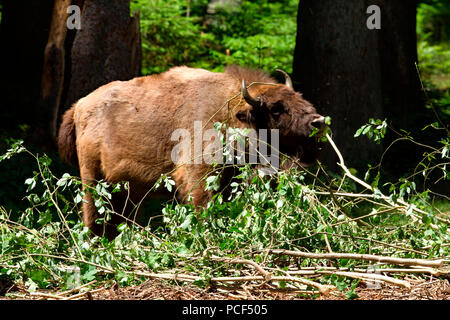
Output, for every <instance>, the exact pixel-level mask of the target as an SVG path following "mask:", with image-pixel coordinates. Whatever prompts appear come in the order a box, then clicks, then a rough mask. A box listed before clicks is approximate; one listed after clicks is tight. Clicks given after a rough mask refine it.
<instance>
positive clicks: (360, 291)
mask: <svg viewBox="0 0 450 320" xmlns="http://www.w3.org/2000/svg"><path fill="white" fill-rule="evenodd" d="M408 281H409V282H410V283H411V284H412V286H411V289H410V290H408V289H406V288H401V287H398V286H394V285H390V284H380V285H379V286H378V287H375V288H373V287H372V288H370V287H367V286H366V285H365V284H359V285H358V287H356V288H355V291H354V292H355V293H356V294H357V295H358V297H357V298H356V300H450V284H449V281H448V279H444V280H443V279H438V278H433V277H431V278H429V279H428V280H424V279H408ZM6 285H7V284H6V283H3V284H2V283H0V290H1V289H2V291H3V294H2V295H0V300H4V299H6V300H56V299H70V300H312V299H315V300H345V299H346V292H345V291H337V290H336V291H331V292H330V293H329V295H327V296H323V295H318V294H316V295H311V294H305V293H303V294H302V293H299V292H298V291H297V292H292V291H289V290H288V289H286V290H283V291H280V290H278V291H276V290H274V289H272V288H270V287H267V286H266V287H258V288H250V287H248V288H244V289H242V287H241V288H238V289H236V290H230V288H227V289H226V290H225V289H221V288H209V289H201V288H198V287H196V286H192V285H183V286H181V285H180V286H177V285H174V284H169V283H168V282H164V281H159V280H148V281H145V282H143V283H142V284H140V285H138V286H133V287H123V288H120V287H119V286H118V285H113V286H110V287H108V288H106V287H105V286H104V285H102V286H97V287H95V285H94V287H93V288H92V289H90V290H88V291H85V292H82V293H78V292H71V293H67V292H66V293H61V292H51V291H43V290H41V291H39V292H33V293H29V292H28V291H27V290H26V289H25V288H20V287H17V286H10V287H9V288H5V286H6ZM1 286H3V288H1ZM5 293H6V295H5Z"/></svg>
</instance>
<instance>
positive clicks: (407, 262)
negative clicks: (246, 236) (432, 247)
mask: <svg viewBox="0 0 450 320" xmlns="http://www.w3.org/2000/svg"><path fill="white" fill-rule="evenodd" d="M267 250H268V251H269V252H270V253H273V254H281V255H283V254H284V255H288V256H293V257H299V258H309V259H329V260H334V259H353V260H366V261H374V262H381V263H389V264H395V265H404V266H423V267H435V268H440V267H442V266H443V265H444V260H442V259H441V260H425V259H406V258H391V257H383V256H376V255H373V254H357V253H310V252H302V251H289V250H281V249H267Z"/></svg>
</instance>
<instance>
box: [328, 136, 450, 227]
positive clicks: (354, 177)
mask: <svg viewBox="0 0 450 320" xmlns="http://www.w3.org/2000/svg"><path fill="white" fill-rule="evenodd" d="M326 137H327V139H328V142H330V144H331V146H332V147H333V149H334V151H335V152H336V154H337V156H338V158H339V162H338V165H339V166H340V167H341V168H342V170H344V172H345V174H346V175H347V176H348V177H349V178H350V179H352V180H353V181H355V182H357V183H358V184H360V185H361V186H363V187H364V188H366V189H368V190H370V191H371V192H374V193H375V190H374V189H373V188H372V186H371V185H370V184H368V183H367V182H365V181H363V180H361V179H359V178H358V177H356V176H354V175H353V174H352V173H351V172H350V170H348V168H347V166H346V165H345V162H344V158H343V157H342V154H341V152H340V151H339V149H338V148H337V146H336V144H335V143H334V141H333V139H331V137H330V135H329V134H328V133H327V134H326ZM377 197H379V198H381V199H383V200H384V201H386V202H387V203H389V204H391V205H395V204H394V203H393V201H392V200H391V199H390V198H389V197H387V196H385V195H384V194H382V193H381V192H380V193H379V194H377ZM397 202H398V203H400V204H401V205H402V206H405V207H406V209H407V208H409V207H410V208H411V209H412V211H415V212H416V213H419V214H421V215H428V213H427V212H425V211H423V210H421V209H419V208H417V207H415V206H410V205H409V204H408V203H407V202H405V201H404V200H401V199H397ZM411 217H412V218H413V219H414V221H419V217H417V216H416V215H414V214H411ZM435 218H436V219H437V220H438V221H441V222H443V223H446V224H449V222H448V221H446V220H445V219H441V218H439V217H435ZM431 226H432V227H433V228H434V229H438V228H439V227H438V226H436V225H433V224H432V225H431Z"/></svg>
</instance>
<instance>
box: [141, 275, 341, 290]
mask: <svg viewBox="0 0 450 320" xmlns="http://www.w3.org/2000/svg"><path fill="white" fill-rule="evenodd" d="M135 274H136V275H139V276H144V277H148V278H153V279H166V280H173V281H177V280H181V281H190V282H194V281H201V280H204V279H203V278H201V277H197V276H191V275H186V274H170V273H160V274H158V273H146V272H136V273H135ZM209 281H210V282H211V283H222V282H250V281H264V282H267V281H266V278H265V277H263V276H243V277H213V278H210V279H209ZM272 281H284V282H297V283H301V284H304V285H307V286H311V287H314V288H317V289H318V290H319V293H320V294H323V295H328V294H329V293H330V291H331V290H335V289H336V287H335V286H331V285H322V284H320V283H317V282H314V281H310V280H307V279H301V278H297V277H290V276H285V277H284V276H272V277H271V278H270V282H272Z"/></svg>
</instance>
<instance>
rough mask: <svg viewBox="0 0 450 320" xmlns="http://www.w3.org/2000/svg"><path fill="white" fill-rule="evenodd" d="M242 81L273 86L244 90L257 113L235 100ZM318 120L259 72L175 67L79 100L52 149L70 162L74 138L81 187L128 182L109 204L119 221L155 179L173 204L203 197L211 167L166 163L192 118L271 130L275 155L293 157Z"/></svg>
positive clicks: (86, 217)
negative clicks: (166, 187)
mask: <svg viewBox="0 0 450 320" xmlns="http://www.w3.org/2000/svg"><path fill="white" fill-rule="evenodd" d="M242 78H244V79H245V80H246V82H247V84H250V83H252V82H264V83H273V84H272V85H260V84H259V85H253V86H251V87H250V88H249V93H250V94H251V95H252V96H255V97H256V96H259V97H261V101H263V102H264V103H263V104H262V105H261V108H258V110H255V108H253V107H251V106H250V105H249V104H247V103H246V102H245V100H244V99H242V96H241V95H239V93H240V90H241V79H242ZM232 97H235V98H234V99H232V100H230V98H232ZM227 101H228V103H227ZM280 106H282V107H283V108H284V109H285V110H284V111H283V113H282V114H280V115H279V116H276V117H275V116H273V114H272V113H271V112H272V111H273V108H279V107H280ZM271 110H272V111H271ZM318 116H319V115H317V113H316V111H315V109H314V108H313V107H312V105H311V104H310V103H308V102H307V101H305V100H304V99H303V98H302V97H301V95H300V94H299V93H296V92H294V91H293V90H292V89H290V88H287V87H286V86H285V85H284V84H275V81H274V80H273V79H271V78H270V77H269V76H268V75H266V74H265V73H263V72H261V71H254V70H250V69H242V68H238V67H230V68H227V70H226V71H225V73H213V72H209V71H206V70H202V69H192V68H188V67H176V68H172V69H170V70H169V71H167V72H165V73H162V74H160V75H153V76H148V77H140V78H135V79H133V80H130V81H115V82H112V83H109V84H107V85H104V86H102V87H100V88H99V89H97V90H95V91H94V92H92V93H91V94H89V95H88V96H86V97H84V98H83V99H81V100H79V101H78V102H77V103H76V104H75V105H74V106H73V107H72V109H70V110H69V111H67V112H66V114H65V115H64V119H63V123H62V126H61V129H60V133H59V148H60V152H61V156H62V157H63V159H65V160H66V161H67V160H68V161H70V160H73V159H74V156H73V154H74V152H75V144H74V138H73V137H74V136H73V134H74V132H75V133H76V154H77V155H78V163H79V168H80V174H81V178H82V182H83V183H84V184H92V183H93V182H95V181H96V180H99V179H105V180H106V181H108V182H110V183H116V182H120V181H129V182H130V199H127V197H125V196H124V195H118V196H116V197H115V199H113V200H114V201H113V202H114V203H113V204H115V208H116V211H118V212H119V213H121V212H123V213H124V215H125V216H126V215H129V214H130V212H129V211H130V210H129V209H127V208H131V206H130V205H128V204H126V203H127V200H131V201H133V202H138V201H139V200H140V199H141V198H142V197H143V196H144V194H145V192H146V191H147V190H148V189H149V188H151V187H152V186H153V185H154V183H155V182H156V181H157V180H158V178H160V176H161V174H166V173H170V175H171V176H172V177H173V179H174V181H175V183H176V188H177V194H176V195H177V197H178V198H179V199H181V200H183V199H186V198H187V196H188V195H191V196H192V197H193V201H194V204H197V205H204V204H205V203H206V202H207V201H208V199H210V196H211V194H210V193H208V192H205V191H204V190H205V189H204V186H205V184H204V180H202V178H204V176H205V174H207V173H208V172H209V171H210V169H211V168H210V167H209V166H208V165H207V164H185V165H183V166H176V165H175V164H174V163H173V162H172V160H171V151H172V149H173V148H174V147H175V146H176V145H177V144H178V143H179V142H177V141H171V139H170V138H171V134H172V132H173V131H174V130H176V129H180V128H183V129H187V130H189V131H190V132H191V137H194V134H193V123H194V120H198V121H202V124H203V126H204V130H206V129H209V128H212V127H213V124H214V123H215V122H218V121H219V122H227V124H228V126H230V127H239V128H245V127H253V128H256V129H258V128H278V129H280V135H281V137H280V139H284V142H283V141H280V142H281V148H282V151H285V152H287V153H290V154H292V155H296V156H297V155H299V151H298V150H297V149H298V148H297V145H298V144H299V143H301V141H302V139H305V141H306V139H307V135H308V134H309V133H310V132H311V125H310V122H311V121H312V119H315V118H317V117H318ZM74 126H75V131H74ZM303 127H304V128H303ZM300 149H301V150H306V149H307V148H306V149H305V147H303V146H302V147H301V148H300ZM192 150H194V148H193V147H192ZM311 150H313V149H311ZM194 156H195V155H194ZM299 157H303V155H300V156H299ZM311 159H312V158H311ZM185 160H188V159H185ZM307 160H310V159H307ZM85 200H87V203H84V204H83V221H84V223H85V224H86V226H88V227H89V228H91V229H93V230H94V232H95V233H97V234H99V233H101V232H102V231H103V229H102V226H99V225H95V223H94V221H95V219H96V218H97V217H98V213H97V211H96V208H95V206H94V205H93V201H92V199H91V196H90V195H89V193H87V194H86V198H85ZM128 203H129V202H128ZM124 207H125V209H123V208H124ZM117 223H118V221H114V222H113V223H112V225H111V227H110V228H109V231H108V230H106V231H107V233H108V235H109V236H110V237H111V235H113V234H114V233H115V226H114V225H115V224H117Z"/></svg>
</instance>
